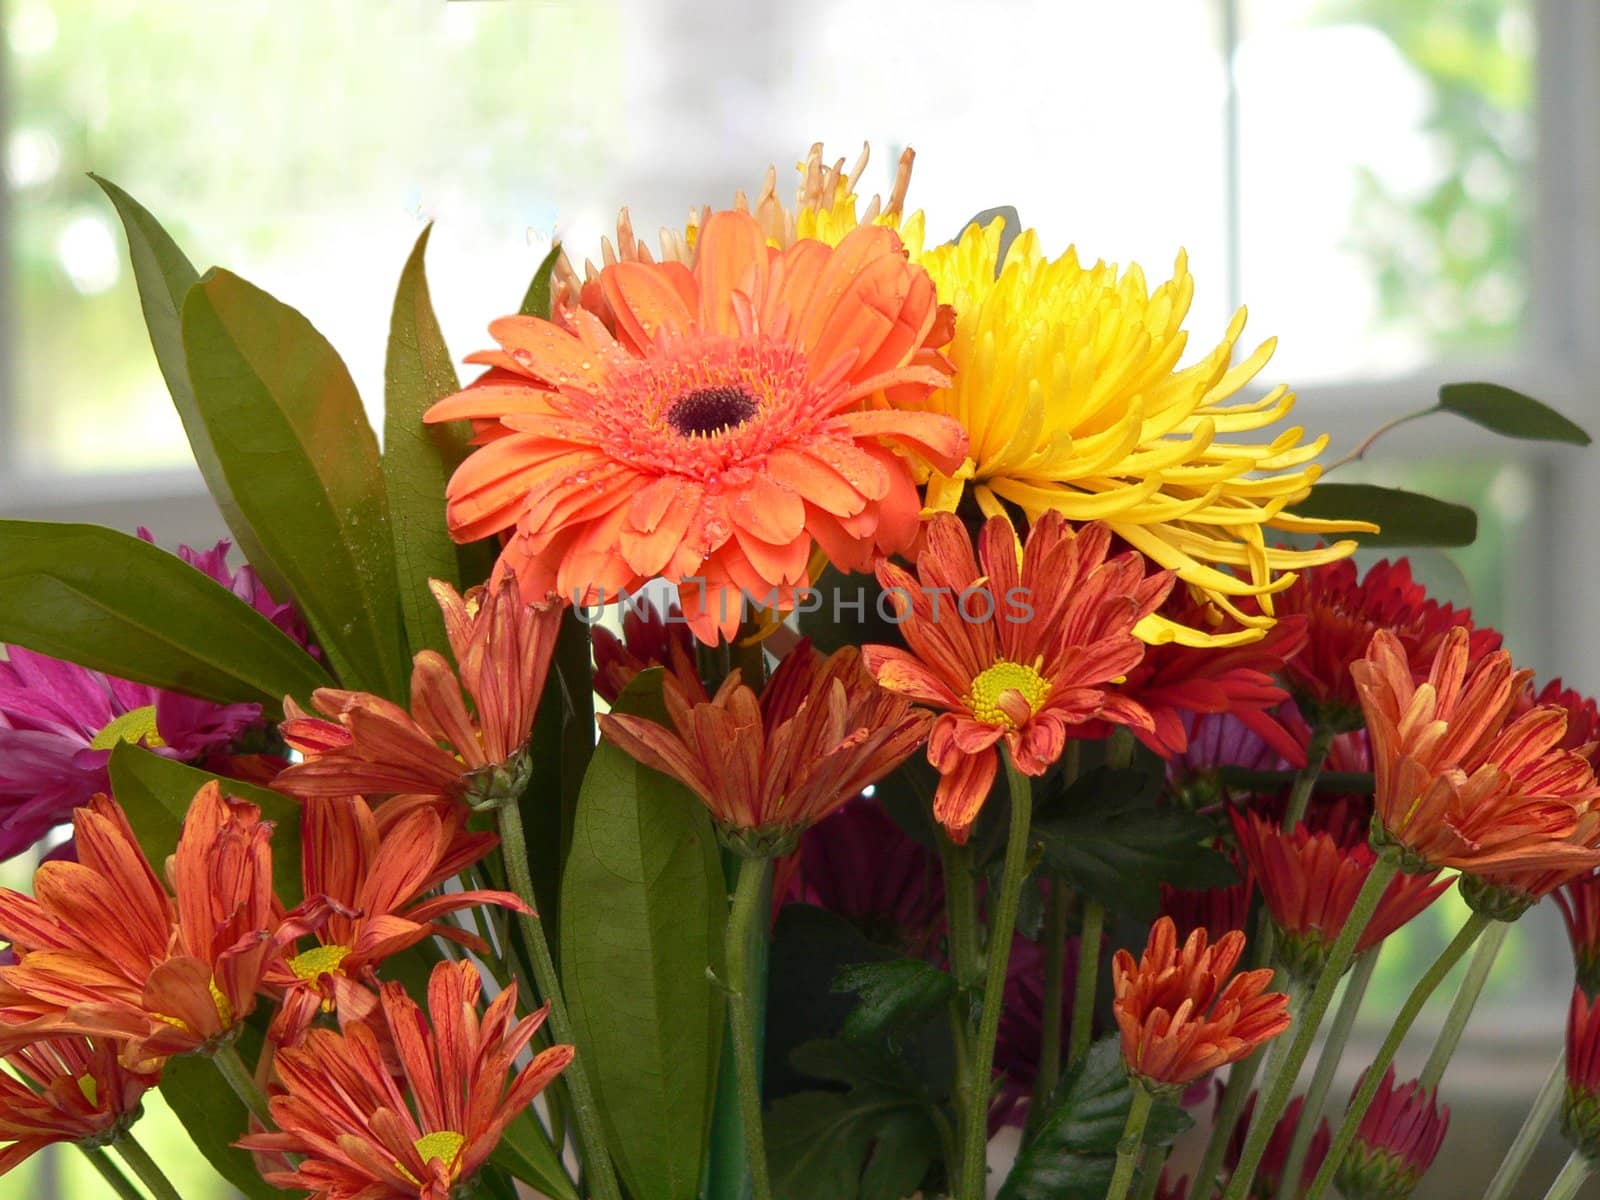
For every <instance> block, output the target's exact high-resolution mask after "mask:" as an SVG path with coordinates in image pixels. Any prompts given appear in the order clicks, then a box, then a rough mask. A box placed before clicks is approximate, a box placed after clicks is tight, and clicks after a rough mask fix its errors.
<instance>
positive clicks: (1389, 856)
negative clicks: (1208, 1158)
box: [1223, 849, 1400, 1200]
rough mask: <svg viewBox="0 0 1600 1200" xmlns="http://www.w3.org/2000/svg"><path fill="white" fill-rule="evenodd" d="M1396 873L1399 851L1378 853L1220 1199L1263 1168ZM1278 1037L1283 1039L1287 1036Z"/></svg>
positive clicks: (1238, 1197) (1238, 1199)
mask: <svg viewBox="0 0 1600 1200" xmlns="http://www.w3.org/2000/svg"><path fill="white" fill-rule="evenodd" d="M1399 871H1400V861H1399V853H1398V852H1397V851H1395V850H1393V849H1389V850H1386V851H1385V852H1384V853H1383V854H1381V855H1379V857H1378V861H1377V862H1375V863H1373V864H1372V870H1371V872H1369V873H1368V875H1367V881H1366V883H1364V884H1362V886H1361V892H1360V893H1359V894H1358V895H1357V896H1356V899H1355V903H1354V904H1353V905H1352V906H1351V908H1350V916H1349V918H1348V919H1347V920H1346V921H1345V923H1344V928H1342V929H1341V930H1340V931H1339V936H1338V937H1337V938H1336V939H1335V940H1334V943H1333V945H1332V946H1331V947H1329V949H1328V957H1327V961H1326V965H1325V966H1324V967H1323V971H1322V975H1321V976H1320V977H1319V978H1318V979H1317V985H1316V987H1315V988H1313V989H1312V992H1311V995H1310V996H1308V997H1307V998H1306V1002H1305V1004H1304V1005H1303V1006H1302V1009H1301V1012H1300V1013H1299V1016H1298V1020H1296V1022H1295V1025H1294V1027H1293V1034H1294V1040H1293V1042H1291V1043H1290V1045H1289V1048H1288V1050H1287V1051H1286V1052H1284V1053H1283V1055H1282V1060H1281V1061H1280V1062H1278V1070H1277V1073H1276V1074H1275V1075H1273V1076H1272V1078H1271V1079H1270V1081H1269V1083H1270V1089H1271V1090H1270V1091H1267V1092H1266V1093H1265V1095H1264V1096H1262V1097H1261V1098H1260V1101H1259V1102H1258V1103H1257V1105H1256V1109H1255V1113H1254V1115H1253V1116H1252V1117H1251V1120H1250V1134H1249V1136H1248V1137H1247V1138H1246V1140H1245V1144H1244V1150H1243V1152H1242V1153H1241V1154H1240V1156H1239V1165H1238V1167H1237V1168H1235V1169H1234V1172H1233V1178H1232V1179H1230V1180H1229V1181H1228V1190H1227V1191H1226V1192H1225V1193H1224V1194H1223V1197H1224V1200H1244V1197H1245V1196H1246V1195H1247V1194H1248V1193H1249V1190H1250V1183H1251V1181H1252V1180H1253V1179H1254V1178H1255V1174H1256V1168H1257V1167H1259V1166H1260V1165H1261V1156H1262V1155H1263V1154H1265V1153H1266V1150H1267V1141H1268V1139H1269V1138H1271V1136H1272V1130H1273V1127H1274V1126H1275V1125H1277V1123H1278V1118H1279V1117H1281V1116H1283V1111H1284V1109H1286V1108H1287V1107H1288V1106H1289V1097H1290V1095H1291V1094H1292V1093H1293V1091H1294V1084H1295V1080H1296V1079H1297V1078H1298V1077H1299V1075H1300V1067H1301V1065H1302V1064H1303V1063H1304V1062H1305V1060H1306V1055H1308V1054H1309V1053H1310V1052H1311V1045H1312V1043H1313V1042H1314V1041H1316V1037H1317V1027H1318V1026H1319V1025H1321V1024H1322V1017H1323V1014H1325V1013H1326V1012H1327V1011H1328V1005H1329V1004H1330V1003H1331V1002H1332V1000H1333V993H1334V991H1335V990H1336V989H1337V988H1338V986H1339V979H1340V977H1341V976H1342V975H1343V974H1344V970H1345V968H1346V967H1347V966H1349V965H1350V959H1351V958H1352V957H1353V956H1354V955H1355V949H1356V941H1357V939H1359V938H1360V937H1361V931H1362V930H1363V929H1365V928H1366V927H1367V922H1368V921H1370V920H1371V919H1372V914H1373V912H1374V911H1375V910H1376V909H1377V907H1378V901H1379V900H1381V899H1382V898H1383V893H1384V891H1385V889H1386V888H1388V886H1389V882H1390V880H1392V879H1393V878H1394V877H1395V876H1396V875H1397V874H1398V873H1399ZM1280 1036H1285V1037H1286V1036H1288V1034H1282V1035H1280ZM1275 1061H1276V1056H1275ZM1374 1082H1376V1081H1374Z"/></svg>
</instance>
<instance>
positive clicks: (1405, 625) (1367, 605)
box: [1274, 558, 1500, 729]
mask: <svg viewBox="0 0 1600 1200" xmlns="http://www.w3.org/2000/svg"><path fill="white" fill-rule="evenodd" d="M1274 606H1275V608H1276V610H1277V613H1278V616H1279V618H1280V619H1282V618H1284V617H1288V616H1295V615H1303V616H1304V617H1305V620H1306V646H1305V648H1304V649H1303V650H1302V651H1301V652H1300V653H1299V654H1297V655H1295V656H1294V657H1293V658H1292V659H1290V660H1289V661H1288V662H1287V663H1286V664H1285V669H1284V673H1285V676H1286V677H1287V679H1288V682H1289V686H1290V688H1291V689H1292V690H1293V692H1294V694H1295V698H1296V699H1297V700H1298V701H1299V702H1300V707H1301V709H1302V710H1303V711H1304V712H1305V715H1306V717H1307V719H1308V720H1310V721H1312V722H1313V723H1314V724H1318V725H1326V726H1330V727H1332V728H1335V729H1349V728H1353V727H1355V726H1356V725H1359V724H1360V721H1361V715H1360V703H1359V700H1358V698H1357V695H1356V689H1355V685H1354V683H1353V682H1352V681H1351V678H1350V664H1351V663H1353V662H1355V661H1356V660H1357V659H1359V658H1361V657H1362V656H1363V655H1365V654H1366V652H1367V646H1368V645H1369V644H1370V643H1371V641H1372V635H1373V634H1374V633H1376V632H1377V631H1378V630H1380V629H1383V630H1387V631H1388V632H1389V633H1390V634H1391V635H1393V637H1394V638H1395V640H1396V641H1397V643H1398V644H1399V646H1400V647H1401V648H1402V650H1403V651H1404V654H1405V657H1406V661H1407V662H1409V663H1410V665H1411V670H1412V673H1413V674H1414V675H1415V676H1417V678H1418V679H1421V678H1422V677H1423V676H1425V675H1426V674H1427V673H1428V666H1429V664H1430V663H1431V662H1432V661H1433V658H1434V655H1435V653H1436V652H1437V650H1438V648H1439V643H1440V642H1441V640H1442V639H1443V638H1444V635H1445V634H1446V633H1447V632H1448V631H1449V630H1451V629H1457V628H1460V629H1464V630H1466V631H1467V634H1468V656H1469V659H1470V660H1471V661H1472V662H1476V661H1477V660H1478V659H1480V658H1482V657H1483V656H1484V655H1485V654H1488V653H1489V652H1490V651H1491V650H1497V649H1499V647H1500V634H1499V633H1497V632H1496V631H1495V630H1493V629H1488V628H1479V627H1477V626H1475V625H1473V623H1472V612H1471V610H1470V609H1465V608H1456V607H1454V606H1453V605H1449V604H1441V603H1439V602H1438V601H1437V600H1433V599H1430V598H1429V596H1428V594H1427V592H1426V591H1425V590H1424V589H1423V587H1422V585H1421V584H1420V583H1418V582H1416V580H1414V579H1412V577H1411V563H1410V560H1408V559H1404V558H1401V559H1397V560H1395V561H1394V562H1389V561H1387V560H1385V561H1382V562H1378V563H1375V564H1373V565H1372V566H1371V567H1370V568H1368V570H1367V573H1366V574H1365V575H1364V576H1361V577H1360V578H1359V579H1358V578H1357V575H1356V566H1355V563H1353V562H1351V561H1350V560H1349V559H1342V560H1340V561H1339V562H1334V563H1328V564H1327V565H1326V566H1321V567H1312V568H1310V569H1309V570H1306V571H1303V572H1301V573H1300V575H1299V577H1298V578H1297V579H1296V580H1295V582H1294V584H1293V585H1292V586H1291V587H1289V588H1287V589H1286V590H1284V591H1282V592H1279V593H1278V594H1277V596H1276V597H1274Z"/></svg>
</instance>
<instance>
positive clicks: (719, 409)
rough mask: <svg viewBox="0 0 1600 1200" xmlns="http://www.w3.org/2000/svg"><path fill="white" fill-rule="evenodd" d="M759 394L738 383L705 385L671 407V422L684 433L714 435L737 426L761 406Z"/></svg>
mask: <svg viewBox="0 0 1600 1200" xmlns="http://www.w3.org/2000/svg"><path fill="white" fill-rule="evenodd" d="M758 407H759V406H758V405H757V404H756V400H755V397H754V396H752V395H750V393H749V392H747V391H745V390H744V389H743V388H738V387H702V388H696V389H695V390H694V391H692V392H689V393H687V394H686V395H683V396H680V397H679V398H678V400H677V401H676V402H675V403H674V404H673V406H672V407H671V408H670V409H669V410H668V411H667V424H668V425H671V426H672V428H673V429H675V430H677V431H678V432H679V433H680V434H682V435H683V436H684V437H711V436H712V435H714V434H718V433H724V432H726V431H728V430H730V429H737V428H739V426H741V425H743V424H744V423H745V422H746V421H748V420H749V419H750V418H751V417H753V416H755V415H756V411H757V409H758Z"/></svg>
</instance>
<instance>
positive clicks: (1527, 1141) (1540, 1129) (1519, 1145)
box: [1483, 1051, 1567, 1200]
mask: <svg viewBox="0 0 1600 1200" xmlns="http://www.w3.org/2000/svg"><path fill="white" fill-rule="evenodd" d="M1566 1094H1567V1056H1566V1052H1565V1051H1562V1052H1561V1053H1560V1054H1558V1055H1556V1065H1555V1066H1554V1067H1552V1068H1551V1069H1550V1075H1549V1078H1547V1079H1546V1080H1545V1081H1544V1086H1543V1087H1541V1088H1540V1089H1539V1094H1538V1096H1536V1097H1535V1098H1534V1101H1533V1107H1532V1108H1530V1109H1529V1110H1528V1119H1527V1120H1526V1121H1524V1122H1523V1123H1522V1128H1521V1129H1519V1130H1517V1136H1516V1138H1515V1139H1513V1141H1512V1143H1511V1148H1510V1149H1509V1150H1507V1151H1506V1157H1505V1160H1504V1161H1503V1162H1502V1163H1501V1164H1500V1169H1499V1170H1498V1171H1496V1172H1495V1173H1494V1178H1493V1179H1491V1180H1490V1181H1489V1190H1488V1191H1486V1192H1484V1193H1483V1200H1506V1198H1507V1197H1508V1196H1510V1195H1511V1189H1512V1188H1514V1187H1515V1186H1516V1185H1517V1180H1519V1179H1521V1178H1522V1172H1523V1171H1524V1170H1526V1169H1527V1166H1528V1160H1529V1159H1530V1158H1532V1157H1533V1152H1534V1149H1535V1148H1536V1147H1537V1146H1538V1145H1539V1142H1540V1141H1541V1140H1542V1139H1543V1137H1544V1135H1545V1131H1546V1130H1547V1129H1549V1128H1550V1122H1551V1121H1553V1120H1555V1116H1556V1113H1557V1112H1559V1111H1560V1110H1561V1101H1562V1099H1563V1098H1564V1097H1565V1096H1566Z"/></svg>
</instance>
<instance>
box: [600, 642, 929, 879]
mask: <svg viewBox="0 0 1600 1200" xmlns="http://www.w3.org/2000/svg"><path fill="white" fill-rule="evenodd" d="M662 695H663V698H664V699H665V701H666V705H667V716H668V717H669V719H670V720H671V722H672V728H671V729H668V728H666V727H665V726H662V725H657V724H656V723H655V722H653V721H647V720H644V719H643V718H641V717H631V716H627V715H625V714H623V713H608V714H606V715H603V716H601V717H600V728H601V730H602V731H603V732H604V733H605V735H606V736H607V737H608V738H610V739H611V740H612V741H613V742H615V743H616V744H617V745H618V746H620V747H622V748H623V749H624V750H626V751H627V752H628V753H629V754H631V755H632V756H633V757H635V758H637V759H638V760H639V761H640V762H642V763H644V764H645V765H646V766H649V767H654V768H655V769H656V770H658V771H662V772H664V773H666V774H668V775H671V776H672V777H673V778H674V779H676V780H678V781H679V782H680V783H682V784H683V785H684V786H685V787H687V788H688V789H689V790H690V791H692V792H693V793H694V794H695V795H697V796H699V797H700V799H701V800H703V801H704V802H705V805H706V807H707V808H708V809H710V810H711V815H712V816H713V817H715V818H716V819H717V821H718V823H720V824H721V825H722V827H723V829H724V831H725V832H726V833H728V834H730V835H732V836H733V837H734V838H735V839H736V840H738V841H739V842H740V843H741V844H743V845H748V846H749V847H750V848H751V849H752V850H754V851H756V852H759V853H763V854H766V853H772V852H777V853H786V852H787V849H786V848H792V843H793V840H794V838H795V836H796V835H797V834H799V833H800V832H801V831H802V830H804V829H806V828H807V827H809V826H811V825H814V824H816V823H817V822H818V821H820V820H822V818H823V817H825V816H827V815H828V814H830V813H831V812H833V811H834V810H835V809H836V808H838V807H839V806H840V805H842V804H844V803H845V802H846V801H848V800H849V799H851V797H853V796H855V795H857V794H858V793H860V791H861V790H862V789H863V788H865V787H867V786H869V785H871V784H874V783H876V782H877V781H878V780H880V779H882V778H883V777H884V776H885V775H887V774H888V773H889V772H890V771H892V770H894V769H895V768H896V767H898V766H899V765H900V764H901V763H902V762H904V761H905V760H906V759H907V758H908V757H909V756H910V755H911V754H912V752H913V751H915V750H916V748H917V747H918V746H920V745H921V744H922V741H923V739H924V738H925V737H927V735H928V726H929V724H930V723H931V720H932V719H931V717H929V715H928V714H927V713H924V712H922V711H921V710H919V709H914V708H912V707H911V704H910V702H909V701H907V700H904V699H902V698H901V697H899V696H891V695H889V694H888V693H887V692H885V691H883V690H882V689H880V688H879V687H878V686H877V685H876V684H875V683H873V682H872V677H871V676H870V675H868V674H867V672H866V670H865V669H864V668H863V667H862V665H861V658H860V652H859V651H857V650H856V649H855V647H853V646H846V647H844V648H843V649H841V650H836V651H835V652H834V653H833V654H831V655H829V656H828V657H827V658H823V657H822V655H820V654H818V653H817V652H816V651H815V650H813V649H812V648H811V645H810V643H809V642H801V643H800V645H799V646H797V647H796V648H795V649H794V650H792V651H790V652H789V653H788V654H787V655H785V656H784V659H783V661H782V662H781V663H780V664H779V665H778V669H777V670H776V671H775V672H773V675H772V678H771V679H769V680H768V681H767V686H766V687H765V688H763V689H762V692H761V696H760V699H757V698H756V694H755V692H753V691H752V690H751V689H750V688H749V687H747V686H746V685H745V684H744V683H743V682H742V681H741V680H740V676H739V673H738V672H737V671H735V672H734V673H733V674H732V675H730V676H728V678H727V680H726V681H725V682H724V683H723V685H722V686H721V687H720V688H718V689H717V694H716V695H715V696H713V697H711V698H710V699H707V698H706V696H705V692H704V690H703V689H702V690H700V693H699V695H698V696H696V695H694V694H693V693H691V692H690V691H689V690H688V689H687V688H686V687H685V686H684V684H683V683H682V682H681V681H680V680H679V679H677V678H675V677H674V676H671V675H668V676H666V677H665V678H664V679H663V681H662ZM774 847H779V849H777V850H776V851H774Z"/></svg>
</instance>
